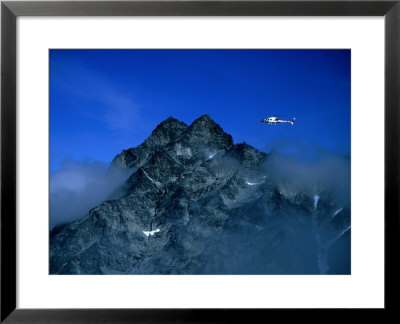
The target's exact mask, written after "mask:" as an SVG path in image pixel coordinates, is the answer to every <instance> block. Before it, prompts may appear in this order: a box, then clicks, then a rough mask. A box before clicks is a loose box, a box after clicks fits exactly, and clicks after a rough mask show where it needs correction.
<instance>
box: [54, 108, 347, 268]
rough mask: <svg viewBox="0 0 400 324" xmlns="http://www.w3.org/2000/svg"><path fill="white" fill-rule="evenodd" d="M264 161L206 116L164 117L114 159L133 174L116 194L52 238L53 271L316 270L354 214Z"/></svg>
mask: <svg viewBox="0 0 400 324" xmlns="http://www.w3.org/2000/svg"><path fill="white" fill-rule="evenodd" d="M266 157H267V155H266V154H265V153H263V152H260V151H258V150H257V149H255V148H254V147H252V146H251V145H249V144H246V143H241V144H236V145H234V143H233V139H232V136H231V135H229V134H228V133H226V132H224V130H223V129H222V127H221V126H220V125H218V124H217V123H215V122H214V121H213V119H212V118H211V117H210V116H208V115H203V116H201V117H200V118H198V119H196V120H195V121H194V122H193V123H192V124H191V125H190V126H187V125H186V124H185V123H182V122H180V121H178V120H177V119H175V118H173V117H170V118H168V119H166V120H165V121H163V122H162V123H160V124H159V125H158V126H157V127H156V128H155V130H154V131H153V132H152V133H151V135H150V136H149V137H148V138H147V139H146V140H145V141H144V142H143V143H142V144H141V145H139V146H137V147H134V148H130V149H128V150H124V151H122V153H121V154H118V155H117V156H116V157H115V159H114V160H113V163H115V164H118V165H120V166H121V167H123V168H128V169H130V170H131V172H132V175H131V176H130V177H129V178H128V179H127V180H126V181H125V182H124V183H123V184H122V185H121V186H120V188H119V190H118V195H115V196H114V197H113V198H112V199H111V198H110V199H109V200H106V201H104V202H102V203H101V204H100V205H98V206H97V207H95V208H93V209H92V210H90V211H89V212H88V214H87V215H82V218H81V219H79V220H77V221H75V222H72V223H71V224H68V225H66V226H65V227H62V228H59V229H57V231H55V232H54V233H52V235H51V241H50V273H51V274H278V273H279V274H283V273H288V274H294V273H302V274H305V273H313V274H315V273H318V271H321V270H320V268H321V267H320V268H319V265H320V264H321V260H323V257H325V255H322V256H321V253H322V252H321V245H320V241H321V240H322V239H324V240H325V242H328V243H329V242H336V241H335V240H337V242H338V243H339V239H340V240H342V237H343V240H344V241H343V242H342V241H340V244H349V242H350V241H349V239H350V237H349V232H348V230H347V229H346V228H348V224H349V217H350V212H349V210H348V209H346V208H343V206H336V205H335V204H334V203H333V202H332V201H329V200H328V198H326V197H325V196H324V195H323V194H322V193H319V196H318V199H319V203H318V206H316V204H315V199H313V197H312V196H307V195H305V194H304V193H302V192H296V191H293V190H289V189H286V188H285V187H283V186H281V185H280V184H279V183H276V182H275V180H272V172H273V170H269V169H268V168H266V164H265V163H264V162H265V160H266ZM332 215H334V216H332ZM333 217H334V218H333ZM333 219H334V220H335V222H338V224H339V225H338V228H337V229H336V228H334V227H333V226H332V225H331V222H332V220H333ZM319 221H321V224H323V226H324V227H323V229H324V231H325V228H326V227H328V229H329V231H327V232H326V233H325V232H324V233H323V234H324V236H323V237H322V236H321V238H319V239H318V240H316V239H315V235H313V231H312V230H311V229H314V230H317V229H318V228H316V226H318V222H319ZM339 221H340V222H339ZM339 226H340V227H339ZM321 233H322V232H321ZM346 233H347V234H346ZM345 235H346V236H345ZM329 244H331V243H329ZM304 246H310V247H311V250H310V251H311V252H310V251H309V250H306V251H304V249H303V247H304ZM338 249H340V247H339V248H338ZM335 251H336V250H334V251H333V252H332V255H336V254H337V253H336V252H335ZM238 260H240V262H239V261H238Z"/></svg>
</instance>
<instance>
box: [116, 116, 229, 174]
mask: <svg viewBox="0 0 400 324" xmlns="http://www.w3.org/2000/svg"><path fill="white" fill-rule="evenodd" d="M174 144H175V146H176V147H178V149H177V152H178V153H177V154H178V155H179V154H180V152H181V153H182V152H184V151H186V152H192V151H196V148H197V147H203V148H204V147H210V148H215V149H223V150H230V149H231V148H232V147H233V139H232V136H231V135H229V134H227V133H225V132H224V131H223V129H222V127H221V126H219V125H218V124H217V123H215V122H214V121H213V119H212V118H211V117H210V116H209V115H202V116H201V117H199V118H198V119H196V120H195V121H194V122H193V123H192V124H191V125H190V126H187V125H186V124H185V123H183V122H181V121H179V120H178V119H176V118H174V117H169V118H167V119H166V120H164V121H163V122H161V123H160V124H158V125H157V127H156V128H155V129H154V130H153V132H152V133H151V135H150V136H149V137H148V138H147V139H146V140H145V141H144V142H143V143H142V144H141V145H139V146H137V147H134V148H130V149H127V150H123V151H122V152H121V153H120V154H118V155H117V156H116V157H115V158H114V160H113V161H112V165H114V166H117V167H122V168H127V169H132V168H138V167H140V166H142V165H143V164H144V163H145V162H146V161H147V159H148V158H149V157H150V156H151V155H153V154H154V153H156V152H157V151H159V150H164V149H165V148H166V147H167V146H172V145H174ZM182 147H184V149H183V150H182ZM181 155H190V154H185V153H182V154H181Z"/></svg>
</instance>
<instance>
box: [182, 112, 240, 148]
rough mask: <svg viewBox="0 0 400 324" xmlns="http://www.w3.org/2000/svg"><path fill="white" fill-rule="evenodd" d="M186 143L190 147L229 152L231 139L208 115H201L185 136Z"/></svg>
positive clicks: (231, 144) (231, 145)
mask: <svg viewBox="0 0 400 324" xmlns="http://www.w3.org/2000/svg"><path fill="white" fill-rule="evenodd" d="M185 138H186V141H188V142H191V145H197V146H198V145H203V146H207V147H210V148H215V149H220V150H228V151H229V150H231V149H232V147H233V139H232V136H231V135H230V134H227V133H225V132H224V130H223V129H222V127H221V126H220V125H218V124H217V123H216V122H215V121H214V120H213V119H212V118H211V117H210V116H209V115H202V116H201V117H199V118H198V119H196V120H195V121H194V122H193V123H192V124H191V125H190V126H189V128H188V130H187V132H186V134H185Z"/></svg>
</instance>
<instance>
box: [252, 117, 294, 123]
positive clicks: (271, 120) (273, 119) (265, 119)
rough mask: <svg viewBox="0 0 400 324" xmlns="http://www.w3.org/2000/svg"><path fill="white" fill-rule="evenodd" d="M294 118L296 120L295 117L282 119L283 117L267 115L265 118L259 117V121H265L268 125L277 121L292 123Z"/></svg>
mask: <svg viewBox="0 0 400 324" xmlns="http://www.w3.org/2000/svg"><path fill="white" fill-rule="evenodd" d="M295 120H296V118H293V119H292V120H283V119H279V118H278V117H274V116H272V117H267V118H264V119H261V120H260V121H261V122H262V123H266V124H268V125H277V124H279V123H282V124H283V123H290V124H291V125H293V124H294V121H295Z"/></svg>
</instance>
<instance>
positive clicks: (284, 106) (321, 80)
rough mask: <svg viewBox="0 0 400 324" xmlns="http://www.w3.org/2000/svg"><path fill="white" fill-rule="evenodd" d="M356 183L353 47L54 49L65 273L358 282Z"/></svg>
mask: <svg viewBox="0 0 400 324" xmlns="http://www.w3.org/2000/svg"><path fill="white" fill-rule="evenodd" d="M350 180H351V50H350V49H49V274H50V275H351V181H350ZM46 231H47V229H46Z"/></svg>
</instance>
